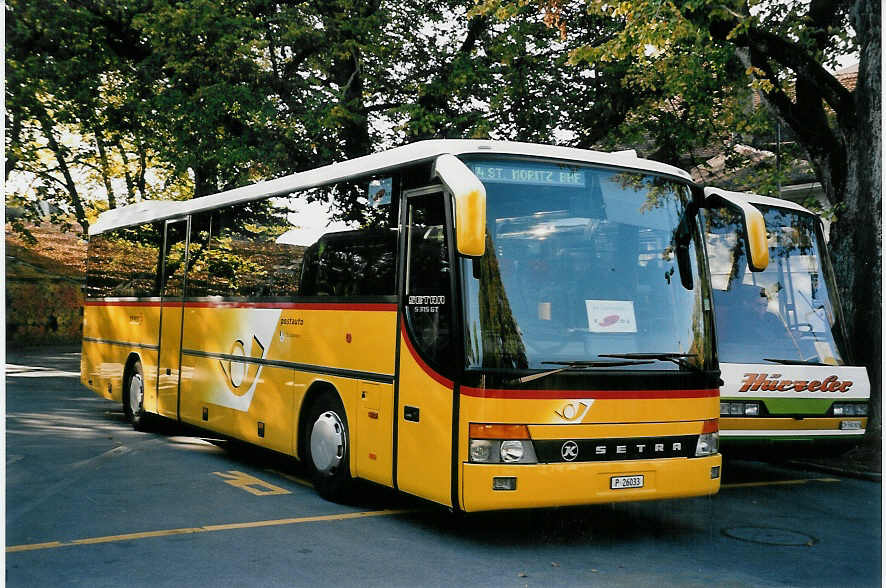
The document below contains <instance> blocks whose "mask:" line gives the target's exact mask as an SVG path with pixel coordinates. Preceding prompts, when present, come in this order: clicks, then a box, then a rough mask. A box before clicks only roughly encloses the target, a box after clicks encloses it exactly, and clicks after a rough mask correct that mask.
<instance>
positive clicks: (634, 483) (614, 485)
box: [609, 475, 643, 490]
mask: <svg viewBox="0 0 886 588" xmlns="http://www.w3.org/2000/svg"><path fill="white" fill-rule="evenodd" d="M642 487H643V476H642V475H640V476H613V477H611V478H609V489H610V490H624V489H625V488H642Z"/></svg>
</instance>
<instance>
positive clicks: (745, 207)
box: [704, 188, 769, 272]
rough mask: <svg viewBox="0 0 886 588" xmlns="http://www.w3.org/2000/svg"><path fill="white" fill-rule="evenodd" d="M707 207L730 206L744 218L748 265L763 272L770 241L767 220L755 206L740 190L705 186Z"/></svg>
mask: <svg viewBox="0 0 886 588" xmlns="http://www.w3.org/2000/svg"><path fill="white" fill-rule="evenodd" d="M704 194H705V208H721V207H725V208H729V209H731V210H733V211H734V212H737V213H738V214H739V216H741V219H742V235H741V236H742V239H743V240H744V245H745V251H747V259H748V267H749V268H750V270H751V271H752V272H762V271H763V270H765V269H766V268H767V267H768V266H769V242H768V239H767V238H766V221H764V220H763V213H761V212H760V211H759V210H758V209H757V208H756V207H755V206H753V205H752V204H750V203H748V202H746V201H745V200H744V199H743V197H742V195H741V194H740V193H738V192H727V191H726V190H718V189H715V188H705V189H704Z"/></svg>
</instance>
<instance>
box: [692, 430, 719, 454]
mask: <svg viewBox="0 0 886 588" xmlns="http://www.w3.org/2000/svg"><path fill="white" fill-rule="evenodd" d="M719 448H720V433H716V432H715V433H702V434H701V435H699V436H698V443H696V444H695V457H704V456H705V455H714V454H715V453H717V450H718V449H719Z"/></svg>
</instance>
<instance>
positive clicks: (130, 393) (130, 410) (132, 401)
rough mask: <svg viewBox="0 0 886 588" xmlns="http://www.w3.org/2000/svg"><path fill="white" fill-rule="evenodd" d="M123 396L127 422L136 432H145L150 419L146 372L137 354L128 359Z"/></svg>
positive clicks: (124, 371)
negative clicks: (146, 401) (147, 407)
mask: <svg viewBox="0 0 886 588" xmlns="http://www.w3.org/2000/svg"><path fill="white" fill-rule="evenodd" d="M121 396H122V400H123V414H125V415H126V420H128V421H129V422H131V423H132V428H134V429H135V430H137V431H142V430H144V429H145V427H146V425H147V418H148V415H147V412H146V411H145V371H144V368H143V367H142V361H141V357H139V355H138V354H137V353H130V354H129V357H128V358H126V367H125V368H124V369H123V392H122V394H121Z"/></svg>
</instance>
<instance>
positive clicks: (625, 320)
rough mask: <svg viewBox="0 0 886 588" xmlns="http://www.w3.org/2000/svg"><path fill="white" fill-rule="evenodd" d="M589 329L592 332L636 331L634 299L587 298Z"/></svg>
mask: <svg viewBox="0 0 886 588" xmlns="http://www.w3.org/2000/svg"><path fill="white" fill-rule="evenodd" d="M585 307H587V309H588V330H589V331H590V332H592V333H636V332H637V320H636V318H635V316H634V302H633V301H632V300H585Z"/></svg>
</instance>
